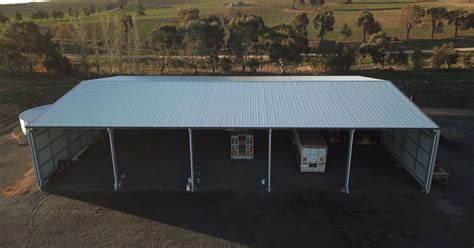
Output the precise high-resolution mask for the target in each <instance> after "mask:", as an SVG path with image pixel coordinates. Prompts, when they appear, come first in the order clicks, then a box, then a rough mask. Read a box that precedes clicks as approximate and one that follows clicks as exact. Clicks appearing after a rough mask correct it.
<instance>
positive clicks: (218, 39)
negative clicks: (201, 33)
mask: <svg viewBox="0 0 474 248" xmlns="http://www.w3.org/2000/svg"><path fill="white" fill-rule="evenodd" d="M204 21H205V22H206V23H207V25H206V29H205V31H206V34H205V36H206V37H207V38H206V40H205V45H206V54H207V56H208V58H209V61H210V63H211V65H212V72H215V70H216V69H217V68H218V66H219V52H220V50H221V49H222V47H223V46H224V37H225V31H224V28H222V26H221V25H222V23H221V20H220V18H219V17H217V16H214V15H211V16H209V17H208V18H207V19H204Z"/></svg>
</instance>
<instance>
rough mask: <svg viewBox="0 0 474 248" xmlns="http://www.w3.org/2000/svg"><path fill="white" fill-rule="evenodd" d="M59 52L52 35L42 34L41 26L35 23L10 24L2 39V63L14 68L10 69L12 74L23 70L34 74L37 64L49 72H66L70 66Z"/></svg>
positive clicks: (0, 49) (0, 43) (0, 57)
mask: <svg viewBox="0 0 474 248" xmlns="http://www.w3.org/2000/svg"><path fill="white" fill-rule="evenodd" d="M58 50H59V49H58V45H57V44H56V43H54V42H53V41H52V40H51V33H50V32H49V31H48V32H46V34H44V35H43V34H41V32H40V29H39V26H38V25H36V24H35V23H33V22H11V23H8V24H7V27H6V29H5V33H4V35H3V37H1V38H0V62H1V64H2V65H7V66H14V68H10V71H11V72H13V71H16V70H17V69H20V70H21V69H23V68H29V71H30V72H33V71H34V66H35V65H36V64H37V62H41V63H42V64H43V66H44V67H45V68H46V69H48V70H51V71H55V72H65V70H63V69H65V68H66V67H67V66H68V65H70V64H69V61H68V60H67V59H65V58H64V57H62V56H61V55H60V54H59V52H58ZM57 66H59V67H57ZM61 66H64V67H61Z"/></svg>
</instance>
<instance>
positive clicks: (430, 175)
mask: <svg viewBox="0 0 474 248" xmlns="http://www.w3.org/2000/svg"><path fill="white" fill-rule="evenodd" d="M440 135H441V130H439V129H434V130H433V143H432V147H431V157H430V167H429V168H428V175H427V177H426V183H425V191H426V194H429V193H430V190H431V183H432V182H433V172H434V168H435V167H436V155H437V154H438V144H439V137H440Z"/></svg>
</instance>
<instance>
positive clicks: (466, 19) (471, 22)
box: [461, 13, 474, 30]
mask: <svg viewBox="0 0 474 248" xmlns="http://www.w3.org/2000/svg"><path fill="white" fill-rule="evenodd" d="M470 28H474V13H469V14H467V15H466V16H463V17H462V19H461V29H462V30H467V29H470Z"/></svg>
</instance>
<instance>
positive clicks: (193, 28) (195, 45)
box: [184, 15, 225, 73]
mask: <svg viewBox="0 0 474 248" xmlns="http://www.w3.org/2000/svg"><path fill="white" fill-rule="evenodd" d="M224 35H225V33H224V29H223V28H222V27H221V21H220V19H219V17H217V16H213V15H211V16H209V18H207V19H203V20H200V21H190V22H188V24H187V25H186V27H185V33H184V44H185V46H186V53H187V55H188V56H191V57H192V59H191V61H192V62H193V63H192V66H193V67H194V72H195V73H197V66H198V63H197V62H198V59H201V58H206V59H207V60H208V61H209V62H210V64H211V65H212V71H213V72H214V71H215V69H216V68H217V67H218V65H219V56H218V55H219V51H220V50H221V48H222V46H223V44H224Z"/></svg>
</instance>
